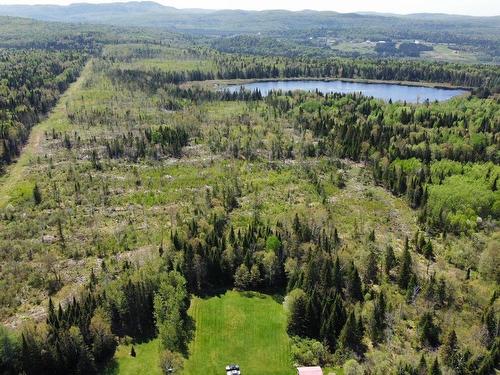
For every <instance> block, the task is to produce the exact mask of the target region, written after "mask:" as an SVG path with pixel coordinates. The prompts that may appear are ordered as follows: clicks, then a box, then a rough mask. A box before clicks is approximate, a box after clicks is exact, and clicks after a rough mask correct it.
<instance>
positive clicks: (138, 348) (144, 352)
mask: <svg viewBox="0 0 500 375" xmlns="http://www.w3.org/2000/svg"><path fill="white" fill-rule="evenodd" d="M158 345H159V341H158V340H151V341H149V342H146V343H142V344H138V345H134V349H135V353H136V356H135V358H134V357H132V356H131V355H130V350H131V348H132V345H120V346H119V347H118V350H117V351H116V354H115V360H114V362H113V363H112V364H111V366H110V367H109V368H108V369H106V370H105V371H104V375H115V374H120V375H136V374H148V375H160V374H161V370H160V366H159V363H158V361H159V348H158Z"/></svg>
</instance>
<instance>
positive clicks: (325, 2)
mask: <svg viewBox="0 0 500 375" xmlns="http://www.w3.org/2000/svg"><path fill="white" fill-rule="evenodd" d="M116 1H117V0H0V4H47V3H49V4H60V5H67V4H70V3H74V2H91V3H102V2H107V3H109V2H116ZM122 1H123V0H122ZM156 2H158V3H162V4H164V5H170V6H174V7H177V8H210V9H252V10H262V9H290V10H302V9H315V10H334V11H338V12H356V11H372V12H391V13H401V14H407V13H419V12H430V13H451V14H468V15H482V16H493V15H500V1H499V0H307V1H306V0H209V1H207V0H156Z"/></svg>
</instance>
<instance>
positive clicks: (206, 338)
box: [184, 291, 295, 375]
mask: <svg viewBox="0 0 500 375" xmlns="http://www.w3.org/2000/svg"><path fill="white" fill-rule="evenodd" d="M190 312H191V315H192V316H193V318H194V319H195V320H196V334H195V338H194V340H193V342H192V344H191V347H190V352H191V355H190V357H189V359H188V361H187V362H186V366H185V371H184V373H185V374H189V375H197V374H200V375H201V374H203V375H209V374H220V373H222V372H223V370H224V366H225V365H227V364H229V363H237V364H239V365H240V366H241V369H242V372H243V373H244V374H245V375H247V374H248V375H266V374H269V375H271V374H272V375H291V374H294V371H295V370H294V369H293V367H292V363H291V358H290V344H289V341H288V336H287V334H286V330H285V329H286V316H285V312H284V310H283V306H282V305H281V304H280V303H278V302H276V301H275V300H274V299H273V298H272V297H271V296H267V295H263V294H259V293H252V292H247V293H243V292H241V293H240V292H235V291H230V292H227V293H226V294H224V295H222V296H216V297H212V298H208V299H201V298H195V299H193V300H192V303H191V309H190Z"/></svg>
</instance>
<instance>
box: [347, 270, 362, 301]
mask: <svg viewBox="0 0 500 375" xmlns="http://www.w3.org/2000/svg"><path fill="white" fill-rule="evenodd" d="M347 294H348V295H349V297H350V298H351V299H352V300H353V301H363V291H362V285H361V278H360V277H359V273H358V269H357V268H356V266H355V265H354V263H353V262H351V266H350V269H349V273H348V280H347Z"/></svg>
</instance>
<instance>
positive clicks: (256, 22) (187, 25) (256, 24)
mask: <svg viewBox="0 0 500 375" xmlns="http://www.w3.org/2000/svg"><path fill="white" fill-rule="evenodd" d="M0 15H6V16H17V17H27V18H33V19H37V20H43V21H58V22H71V23H95V24H112V25H121V26H123V25H127V26H141V27H161V28H165V29H169V30H175V31H182V32H188V33H194V34H203V35H207V34H209V35H232V34H251V33H257V34H258V33H263V34H274V35H279V34H285V33H289V32H297V31H301V32H302V31H304V30H322V29H326V30H329V31H333V32H334V34H335V32H338V33H340V34H343V33H345V32H348V31H349V30H352V31H354V33H355V34H358V33H360V32H361V31H362V30H366V35H367V36H369V35H373V37H383V36H384V35H386V36H387V37H392V36H394V35H399V34H401V36H403V37H406V36H407V37H418V36H419V35H420V36H422V35H423V34H426V33H432V32H444V33H450V34H456V33H457V32H459V33H463V34H466V33H469V32H474V37H475V38H481V37H482V36H483V35H484V36H486V35H491V34H494V35H497V36H498V35H499V34H500V16H496V17H471V16H455V15H445V14H411V15H405V16H401V15H395V14H378V13H367V12H365V13H337V12H323V11H311V10H305V11H299V12H292V11H286V10H266V11H243V10H206V9H176V8H173V7H168V6H163V5H161V4H158V3H155V2H151V1H142V2H137V1H134V2H124V3H107V4H87V3H78V4H72V5H68V6H57V5H0ZM374 34H375V35H374Z"/></svg>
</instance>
